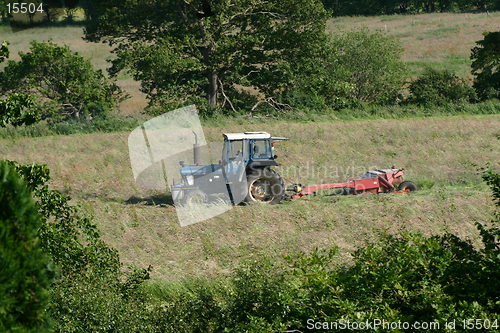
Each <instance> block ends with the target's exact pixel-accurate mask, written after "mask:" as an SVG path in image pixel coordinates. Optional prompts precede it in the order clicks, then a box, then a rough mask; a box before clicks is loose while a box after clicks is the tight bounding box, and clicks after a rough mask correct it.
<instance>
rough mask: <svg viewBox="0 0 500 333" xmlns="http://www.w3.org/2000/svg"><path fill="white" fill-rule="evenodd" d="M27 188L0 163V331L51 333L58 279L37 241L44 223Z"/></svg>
mask: <svg viewBox="0 0 500 333" xmlns="http://www.w3.org/2000/svg"><path fill="white" fill-rule="evenodd" d="M30 194H31V193H30V191H29V190H28V189H27V187H26V184H25V183H24V182H23V181H21V179H20V178H19V175H18V174H17V173H16V171H15V169H14V168H12V167H11V166H10V165H9V164H8V163H5V162H2V161H0V331H1V332H34V331H36V332H48V331H49V327H50V317H49V314H48V313H47V312H46V311H45V308H46V306H47V304H48V301H49V295H48V291H47V289H48V288H49V287H50V285H51V283H52V282H53V280H54V277H55V271H54V267H53V266H52V264H51V261H50V259H49V257H48V256H47V255H46V254H45V253H43V251H42V246H41V244H40V242H39V240H38V238H37V231H38V228H39V227H40V226H41V225H42V223H43V222H42V219H41V216H40V215H39V213H38V212H37V207H36V205H35V201H34V200H33V199H32V198H31V195H30Z"/></svg>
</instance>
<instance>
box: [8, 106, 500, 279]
mask: <svg viewBox="0 0 500 333" xmlns="http://www.w3.org/2000/svg"><path fill="white" fill-rule="evenodd" d="M499 128H500V116H474V117H472V116H460V117H434V118H421V119H418V118H417V119H406V120H370V121H337V122H329V123H304V124H299V123H284V122H278V121H274V122H272V121H271V122H267V123H266V124H251V125H236V124H232V125H231V124H228V125H227V126H224V127H223V128H222V127H208V128H205V135H206V136H207V138H208V140H210V141H219V140H220V138H221V133H223V132H240V131H244V130H265V131H269V132H270V133H273V134H274V135H280V136H287V137H289V138H290V139H291V140H290V141H288V142H280V143H278V144H277V145H276V153H277V154H278V155H279V159H280V161H281V162H282V163H283V167H282V168H278V169H277V170H278V172H279V173H280V174H282V175H283V177H284V178H285V180H286V183H287V184H290V183H296V182H300V183H302V184H317V183H322V182H336V181H343V180H344V179H345V178H347V177H350V176H354V175H358V174H362V173H364V171H366V169H371V168H375V167H378V168H383V167H390V166H391V165H392V164H396V165H397V166H400V167H403V166H404V167H405V168H406V169H407V179H409V180H413V181H415V182H416V183H417V184H419V186H420V187H421V188H422V191H419V192H416V193H414V194H411V195H401V194H400V195H380V196H376V195H364V196H358V197H340V196H328V195H325V196H318V197H315V198H310V199H302V200H294V201H292V202H285V203H284V204H282V205H279V206H263V205H250V206H246V207H241V206H238V207H234V208H233V209H232V210H230V211H228V212H226V213H225V214H223V215H220V216H217V217H215V218H212V219H210V220H208V221H205V222H202V223H198V224H195V225H193V226H189V227H184V228H181V227H180V226H179V224H178V222H177V219H176V215H175V208H174V207H173V206H172V205H171V200H170V198H169V197H168V195H166V194H165V193H162V192H154V191H146V190H142V189H139V188H137V187H136V186H135V184H134V180H133V176H132V172H131V168H130V164H129V161H128V147H127V137H128V133H112V134H99V133H97V134H89V135H74V136H55V137H40V138H21V139H16V140H12V139H1V140H0V156H2V157H4V158H8V159H15V160H19V161H20V162H22V163H30V162H37V163H47V164H48V165H49V167H50V169H51V170H52V172H53V175H52V176H53V184H54V185H55V186H57V187H58V188H59V189H60V190H63V191H65V192H67V193H68V194H70V195H71V196H72V197H73V198H74V201H75V202H77V203H80V204H81V205H82V208H83V210H84V211H85V212H87V213H88V214H90V215H93V216H95V218H96V221H97V223H98V225H99V227H100V229H101V230H102V232H103V234H104V239H105V240H106V241H108V242H109V244H111V245H112V246H114V247H116V248H118V249H119V251H120V255H121V257H122V259H123V261H124V262H125V263H127V264H130V263H136V264H138V265H141V266H147V265H148V264H152V265H153V266H154V268H155V271H154V274H153V276H155V277H167V278H174V277H175V278H179V277H184V276H187V275H199V274H207V273H208V274H211V273H218V272H223V271H226V270H229V269H231V268H232V267H234V264H235V263H237V262H238V261H239V260H240V259H242V258H248V257H251V256H254V255H266V256H270V257H272V258H273V259H276V260H279V258H280V257H281V253H295V252H297V251H308V250H310V249H312V248H314V247H316V246H320V247H321V246H323V245H326V244H336V245H338V246H339V247H340V248H341V250H343V251H344V253H345V252H347V251H348V250H352V249H354V248H355V247H357V246H360V245H362V244H363V243H364V242H365V241H368V240H371V239H374V237H377V235H379V234H380V233H383V232H390V233H393V232H397V231H399V230H420V231H422V232H424V233H425V234H427V235H429V234H436V233H442V232H444V231H453V232H455V233H456V234H458V235H461V236H466V237H467V236H471V237H475V235H476V231H475V228H474V226H473V222H474V221H481V222H487V221H489V219H490V213H491V209H490V208H488V207H491V199H490V195H489V192H488V190H487V188H486V186H485V185H483V184H482V182H481V180H480V177H479V175H477V173H476V172H475V169H476V167H475V166H474V164H476V165H478V166H484V165H485V164H486V163H487V162H497V161H500V141H498V140H497V139H496V136H497V135H499V134H500V130H499Z"/></svg>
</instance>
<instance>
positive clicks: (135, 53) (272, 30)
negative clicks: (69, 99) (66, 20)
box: [85, 0, 327, 107]
mask: <svg viewBox="0 0 500 333" xmlns="http://www.w3.org/2000/svg"><path fill="white" fill-rule="evenodd" d="M95 6H96V7H97V9H98V10H99V11H100V12H102V16H101V17H100V18H99V20H98V22H96V23H95V24H93V25H91V26H90V27H88V28H86V29H85V39H86V40H87V41H91V42H101V41H103V42H107V43H109V44H110V45H116V48H115V49H114V52H115V53H116V55H117V59H116V60H114V61H113V62H112V63H113V66H112V67H111V69H110V73H112V74H117V73H118V72H119V71H121V70H124V69H127V70H130V71H131V72H132V73H133V75H134V78H135V79H136V80H139V81H141V83H142V91H143V92H145V93H146V94H147V95H148V98H149V99H150V106H152V107H156V106H160V105H168V104H169V103H174V104H175V103H183V102H187V101H196V99H199V98H200V96H206V101H207V103H208V105H211V106H215V105H217V104H218V103H220V102H222V101H229V98H228V96H231V94H233V96H234V93H236V90H237V89H238V88H241V87H254V88H257V89H258V90H259V91H260V92H261V93H262V94H263V95H264V96H270V95H272V94H274V93H276V92H278V91H280V90H282V89H284V88H286V87H287V86H288V85H290V84H291V81H292V77H293V75H294V74H293V70H294V68H298V66H300V64H301V63H305V62H307V61H309V60H310V59H311V58H312V57H313V55H314V54H315V52H317V50H318V49H319V48H320V47H321V46H322V45H324V43H325V41H326V40H327V36H326V35H325V24H326V19H327V13H326V11H325V9H324V7H323V5H322V3H321V2H320V1H319V0H289V1H279V0H269V1H262V0H238V1H236V0H214V1H211V2H210V3H209V2H208V1H207V0H166V1H165V0H162V1H160V0H141V1H138V0H127V1H122V0H104V1H100V2H99V3H95ZM228 105H229V103H228Z"/></svg>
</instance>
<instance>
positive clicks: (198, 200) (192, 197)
mask: <svg viewBox="0 0 500 333" xmlns="http://www.w3.org/2000/svg"><path fill="white" fill-rule="evenodd" d="M207 201H208V197H207V195H206V193H205V192H203V191H201V190H192V191H188V192H187V193H186V195H185V196H184V198H183V200H182V204H183V205H184V206H191V205H201V204H204V203H207Z"/></svg>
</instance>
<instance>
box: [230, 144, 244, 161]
mask: <svg viewBox="0 0 500 333" xmlns="http://www.w3.org/2000/svg"><path fill="white" fill-rule="evenodd" d="M242 156H243V141H231V143H230V145H229V160H234V159H236V158H238V159H239V158H241V157H242Z"/></svg>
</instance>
